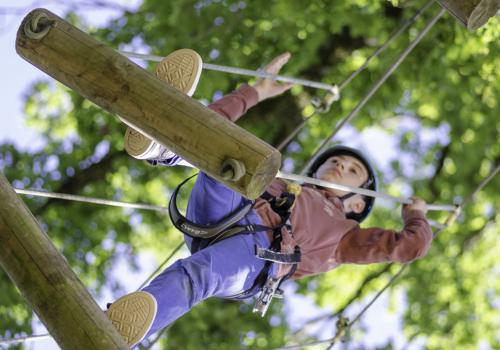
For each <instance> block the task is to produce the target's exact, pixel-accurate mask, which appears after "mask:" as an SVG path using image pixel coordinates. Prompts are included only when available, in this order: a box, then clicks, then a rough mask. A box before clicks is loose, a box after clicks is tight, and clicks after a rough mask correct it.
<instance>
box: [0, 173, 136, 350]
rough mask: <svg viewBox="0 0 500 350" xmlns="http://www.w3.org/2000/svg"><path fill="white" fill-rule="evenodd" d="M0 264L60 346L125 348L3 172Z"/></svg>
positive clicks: (106, 349)
mask: <svg viewBox="0 0 500 350" xmlns="http://www.w3.org/2000/svg"><path fill="white" fill-rule="evenodd" d="M0 266H2V268H3V269H4V270H5V271H6V273H7V275H8V276H9V277H10V279H11V280H12V281H13V282H14V283H15V284H16V286H17V287H18V288H19V290H20V292H21V294H22V295H23V297H24V298H25V299H26V301H27V302H28V303H29V304H30V305H31V307H32V308H33V310H34V311H35V312H36V314H37V315H38V316H39V317H40V320H41V321H42V322H43V323H44V325H45V326H46V327H47V329H48V330H49V332H50V334H51V335H52V336H53V337H54V339H55V340H56V342H57V343H58V344H59V346H60V347H61V349H63V350H65V349H81V350H89V349H94V350H97V349H99V350H109V349H129V348H128V346H127V344H126V343H125V341H124V340H123V338H122V337H121V336H120V334H119V333H118V332H117V331H116V330H115V328H114V327H113V325H112V324H111V321H109V319H108V318H107V317H106V315H105V314H104V312H103V311H102V310H101V309H100V308H99V306H98V305H97V304H96V302H95V301H94V300H93V298H92V297H91V296H90V294H89V293H88V291H87V290H86V288H85V287H84V286H83V284H82V283H81V282H80V280H79V279H78V277H77V276H76V274H75V273H74V272H73V271H72V270H71V268H70V267H69V265H68V263H67V262H66V259H65V258H64V257H63V256H62V255H61V254H60V253H59V251H58V250H57V249H56V247H54V245H53V244H52V242H51V241H50V239H49V238H48V237H47V235H46V234H45V233H44V232H43V231H42V229H41V228H40V226H39V225H38V223H37V221H36V219H35V218H34V216H33V214H32V213H31V212H30V211H29V209H28V208H27V207H26V205H25V204H24V203H23V202H22V201H21V200H20V199H19V198H18V197H17V195H16V193H15V192H14V190H13V189H12V187H11V186H10V184H9V182H8V181H7V179H6V178H5V176H4V175H3V174H1V173H0Z"/></svg>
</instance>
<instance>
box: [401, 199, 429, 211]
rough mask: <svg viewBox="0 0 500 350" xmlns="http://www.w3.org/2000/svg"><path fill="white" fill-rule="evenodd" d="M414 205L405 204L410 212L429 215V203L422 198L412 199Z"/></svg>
mask: <svg viewBox="0 0 500 350" xmlns="http://www.w3.org/2000/svg"><path fill="white" fill-rule="evenodd" d="M410 199H411V200H412V201H413V203H411V204H405V206H404V207H405V208H406V209H408V210H420V211H421V212H423V213H424V215H425V214H427V203H425V201H424V200H423V199H421V198H418V197H411V198H410Z"/></svg>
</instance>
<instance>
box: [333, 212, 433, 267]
mask: <svg viewBox="0 0 500 350" xmlns="http://www.w3.org/2000/svg"><path fill="white" fill-rule="evenodd" d="M403 220H404V223H405V226H404V229H403V230H402V231H401V232H397V231H393V230H384V229H381V228H367V229H362V228H360V227H359V226H357V227H355V228H354V229H352V230H351V231H349V232H348V233H347V234H346V235H345V236H344V237H343V238H342V240H341V242H340V244H339V246H338V248H337V251H336V253H335V255H336V256H335V258H336V260H337V262H338V263H357V264H370V263H377V262H389V261H393V262H405V263H406V262H410V261H412V260H415V259H418V258H421V257H423V256H424V255H425V254H427V251H428V250H429V247H430V245H431V241H432V230H431V228H430V226H429V223H428V222H427V220H426V218H425V214H424V213H422V212H421V211H419V210H408V209H404V210H403Z"/></svg>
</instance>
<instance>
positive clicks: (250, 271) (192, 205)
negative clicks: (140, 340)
mask: <svg viewBox="0 0 500 350" xmlns="http://www.w3.org/2000/svg"><path fill="white" fill-rule="evenodd" d="M243 201H244V198H243V197H242V196H241V195H240V194H239V193H237V192H234V191H233V190H231V189H229V188H227V187H226V186H224V185H223V184H221V183H219V182H217V181H215V180H214V179H212V178H211V177H209V176H207V175H205V174H204V173H201V172H200V173H199V175H198V178H197V179H196V184H195V185H194V188H193V191H192V192H191V196H190V198H189V203H188V208H187V213H186V217H187V218H188V219H189V220H191V221H193V222H195V223H197V224H213V223H215V222H217V221H220V220H221V219H222V218H224V217H225V216H227V215H228V214H229V213H231V212H233V211H234V210H235V209H237V208H239V207H240V206H241V205H242V204H243ZM239 224H262V223H261V220H260V217H259V216H258V215H257V214H256V213H255V212H254V211H253V210H252V211H250V213H249V214H248V215H247V216H246V217H245V218H244V219H242V220H241V221H240V222H239ZM185 241H186V244H187V245H188V247H191V241H192V239H191V237H189V236H185ZM255 245H257V246H260V247H266V248H267V247H269V245H270V242H269V238H268V236H267V234H266V232H258V233H253V234H240V235H237V236H233V237H230V238H227V239H225V240H222V241H220V242H218V243H216V244H214V245H211V246H208V247H207V248H205V249H203V250H200V251H198V252H196V253H194V254H193V255H191V256H189V257H187V258H185V259H180V260H177V261H176V262H175V263H174V264H172V265H171V266H169V267H168V268H167V269H165V271H163V272H162V273H161V274H160V275H159V276H158V277H156V278H155V279H154V280H153V281H151V283H150V284H149V285H148V286H147V287H146V288H144V289H143V290H144V291H147V292H149V293H151V294H152V295H153V296H154V297H155V299H156V301H157V302H158V312H157V315H156V318H155V320H154V322H153V326H152V327H151V330H150V332H149V333H148V336H149V335H151V334H153V333H155V332H156V331H158V330H160V329H162V328H164V327H166V326H168V325H169V324H171V323H172V322H174V321H175V320H177V319H178V318H179V317H181V316H182V315H183V314H185V313H186V312H188V311H189V310H190V309H191V308H192V307H193V306H195V305H196V304H198V303H200V302H201V301H203V300H205V299H207V298H210V297H220V298H225V297H226V298H227V297H231V296H234V295H236V294H239V293H241V292H244V291H245V290H248V289H249V288H250V287H252V285H253V283H254V281H255V278H256V277H257V276H258V274H259V273H260V271H261V269H262V268H263V267H264V264H265V261H263V260H260V259H257V258H256V257H255V256H254V246H255ZM275 269H276V268H275V266H274V264H273V266H272V267H271V270H270V273H273V274H274V273H275Z"/></svg>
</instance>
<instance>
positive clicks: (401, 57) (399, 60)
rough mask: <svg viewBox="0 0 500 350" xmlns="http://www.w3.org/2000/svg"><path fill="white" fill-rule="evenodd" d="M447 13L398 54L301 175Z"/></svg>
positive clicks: (323, 144)
mask: <svg viewBox="0 0 500 350" xmlns="http://www.w3.org/2000/svg"><path fill="white" fill-rule="evenodd" d="M444 13H445V10H444V9H443V8H441V10H440V11H439V12H438V14H437V15H436V16H434V17H433V18H432V19H431V20H430V21H429V22H427V24H426V26H425V27H424V29H422V31H421V32H420V33H419V34H418V35H417V37H416V38H415V39H414V40H413V41H412V42H411V43H410V45H408V47H407V48H406V49H405V50H404V51H403V52H402V53H401V54H400V55H399V56H398V58H397V59H396V61H394V62H393V63H392V64H391V66H390V67H389V68H388V69H387V71H386V72H385V73H384V74H383V75H382V77H381V78H380V79H379V80H378V81H377V82H375V84H373V85H372V87H371V88H370V90H369V91H368V93H367V94H366V95H365V96H364V97H363V98H362V99H361V101H360V102H359V103H358V104H357V105H356V107H354V109H353V110H352V111H351V112H350V113H349V114H348V115H347V116H346V117H344V118H343V119H342V120H341V121H340V122H339V123H338V124H337V125H336V127H335V129H334V130H333V132H332V133H331V134H330V135H329V136H328V137H327V138H325V140H324V141H323V143H322V144H321V145H320V146H319V148H318V149H317V150H316V152H314V154H313V155H312V157H311V158H310V159H309V161H308V162H307V163H306V164H305V165H304V167H303V168H302V171H301V175H304V173H305V171H306V169H308V168H309V166H310V165H311V164H312V163H313V162H314V160H315V158H316V156H317V155H318V154H319V153H320V152H322V151H323V150H324V148H325V147H326V145H327V144H328V143H329V142H330V140H331V139H332V138H333V137H334V136H335V135H336V134H337V133H338V132H339V130H340V129H341V128H342V127H343V126H344V125H346V124H347V123H349V122H351V121H352V120H353V119H354V118H355V117H356V116H357V115H358V113H359V111H360V110H361V109H362V108H363V107H364V105H365V104H366V103H367V102H368V101H369V100H370V99H371V97H372V96H373V95H374V94H375V92H377V91H378V89H379V88H380V87H381V86H382V84H383V83H385V81H386V80H387V79H388V78H389V76H391V74H392V73H393V72H394V71H395V70H396V68H398V67H399V65H400V64H401V63H402V62H403V61H404V59H405V58H406V57H407V56H408V55H409V53H410V52H411V51H412V50H413V49H414V48H415V46H417V44H418V43H419V42H420V40H422V38H423V37H424V36H425V35H426V34H427V33H428V32H429V30H430V29H431V28H432V27H433V26H434V24H436V22H437V21H438V20H439V19H440V18H441V16H442V15H443V14H444Z"/></svg>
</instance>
